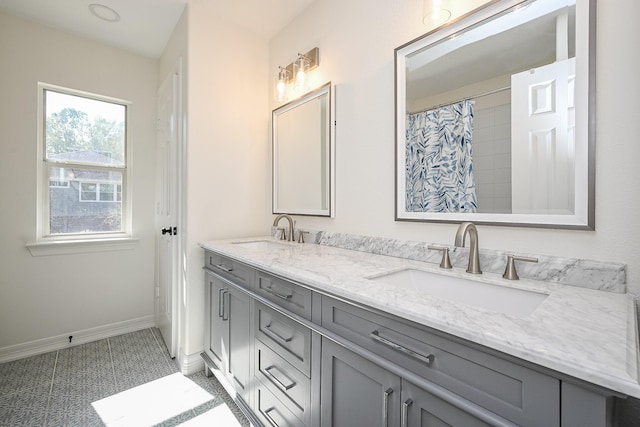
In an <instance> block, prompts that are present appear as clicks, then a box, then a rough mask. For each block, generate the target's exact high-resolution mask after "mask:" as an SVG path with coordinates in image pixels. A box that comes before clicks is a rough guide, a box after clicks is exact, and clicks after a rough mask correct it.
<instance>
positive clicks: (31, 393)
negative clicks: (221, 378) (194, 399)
mask: <svg viewBox="0 0 640 427" xmlns="http://www.w3.org/2000/svg"><path fill="white" fill-rule="evenodd" d="M175 372H178V368H177V366H176V364H175V362H174V361H173V360H172V359H171V358H170V356H169V353H168V351H167V349H166V347H165V345H164V342H163V341H162V338H161V337H160V332H159V330H158V329H155V328H152V329H144V330H142V331H138V332H132V333H129V334H125V335H120V336H117V337H113V338H108V339H104V340H100V341H96V342H92V343H87V344H82V345H78V346H75V347H69V348H66V349H63V350H58V351H53V352H51V353H46V354H42V355H39V356H33V357H29V358H26V359H21V360H16V361H13V362H7V363H3V364H0V426H1V427H4V426H7V427H18V426H28V427H32V426H48V427H51V426H55V427H58V426H81V427H88V426H103V425H104V423H103V422H102V421H101V419H100V417H99V416H98V414H97V413H96V411H95V410H94V409H93V407H92V406H91V402H94V401H96V400H99V399H103V398H105V397H108V396H111V395H113V394H116V393H119V392H122V391H124V390H128V389H130V388H132V387H136V386H139V385H142V384H145V383H147V382H149V381H153V380H156V379H159V378H162V377H165V376H167V375H171V374H173V373H175ZM189 379H191V380H192V381H194V382H195V383H196V384H198V385H199V386H200V387H202V388H203V389H205V390H206V391H208V392H209V393H210V394H211V395H212V396H213V398H212V400H210V401H209V402H206V403H205V404H203V405H199V406H198V407H195V408H192V409H190V410H188V411H186V412H183V413H181V414H178V415H176V416H175V417H173V418H171V419H169V420H166V421H164V422H163V423H162V424H159V425H160V426H163V427H168V426H176V425H179V424H181V423H183V422H185V421H188V420H190V419H192V418H194V417H196V416H198V415H201V414H203V413H205V412H207V411H209V410H211V409H213V408H215V407H217V406H219V405H222V404H226V405H227V406H228V407H229V409H231V411H232V412H233V414H234V415H235V416H236V418H237V419H238V421H239V422H240V424H241V426H243V427H244V426H248V425H249V423H248V421H247V419H246V418H244V416H243V415H242V413H241V412H240V410H239V409H238V407H237V406H236V405H235V404H234V403H233V401H232V400H231V398H230V397H229V395H228V394H227V393H226V392H225V391H224V389H223V388H222V386H221V385H220V383H219V382H218V381H217V380H216V379H215V377H211V378H207V377H205V375H204V372H199V373H197V374H194V375H191V376H189ZM147 410H148V408H147Z"/></svg>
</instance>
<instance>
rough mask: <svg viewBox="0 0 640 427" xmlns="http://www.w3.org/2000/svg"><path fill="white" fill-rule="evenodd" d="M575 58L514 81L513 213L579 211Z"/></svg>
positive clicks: (512, 110)
mask: <svg viewBox="0 0 640 427" xmlns="http://www.w3.org/2000/svg"><path fill="white" fill-rule="evenodd" d="M574 81H575V58H569V59H565V60H559V61H556V62H554V63H552V64H548V65H545V66H542V67H538V68H535V69H533V70H527V71H524V72H521V73H518V74H514V75H513V76H511V96H512V98H513V102H512V103H511V107H512V109H511V114H512V117H511V123H512V150H511V157H512V167H511V170H512V171H513V174H512V203H513V213H523V214H556V215H571V214H573V213H574V211H575V194H574V191H575V190H574V187H575V186H574V180H575V178H574V176H575V130H574V129H575V108H574V104H573V85H574Z"/></svg>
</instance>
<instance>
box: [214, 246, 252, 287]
mask: <svg viewBox="0 0 640 427" xmlns="http://www.w3.org/2000/svg"><path fill="white" fill-rule="evenodd" d="M204 266H205V268H207V269H209V270H211V271H213V272H214V273H216V274H219V275H220V276H222V277H225V278H227V279H229V280H231V281H232V282H234V283H236V284H238V285H242V286H244V287H245V288H247V289H253V284H254V282H255V274H256V273H255V270H254V269H252V268H251V267H248V266H246V265H244V264H242V263H239V262H237V261H233V260H232V259H230V258H227V257H224V256H222V255H218V254H216V253H213V252H210V251H205V252H204Z"/></svg>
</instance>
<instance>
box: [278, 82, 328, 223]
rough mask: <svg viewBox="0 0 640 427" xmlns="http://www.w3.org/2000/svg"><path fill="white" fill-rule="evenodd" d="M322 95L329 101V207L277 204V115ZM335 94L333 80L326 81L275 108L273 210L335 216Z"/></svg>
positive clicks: (280, 212)
mask: <svg viewBox="0 0 640 427" xmlns="http://www.w3.org/2000/svg"><path fill="white" fill-rule="evenodd" d="M323 96H326V97H327V103H326V111H325V114H326V117H327V122H328V123H327V130H328V133H327V137H328V141H327V143H326V150H328V152H327V153H326V155H327V163H328V165H327V168H328V170H327V174H326V177H324V178H323V179H324V185H325V188H326V189H327V191H328V194H327V195H326V197H327V203H328V206H327V208H326V209H308V208H304V207H295V206H279V205H278V195H279V189H278V175H279V174H278V171H279V163H278V158H279V157H278V148H279V146H278V117H279V116H280V115H282V114H284V113H286V112H290V111H291V110H293V109H295V108H296V107H299V106H301V105H304V104H306V103H307V102H309V101H312V100H314V99H318V98H321V97H323ZM334 98H335V94H334V88H333V86H332V85H331V82H328V83H325V84H324V85H322V86H321V87H319V88H317V89H314V90H312V91H310V92H308V93H306V94H304V95H302V96H301V97H299V98H297V99H295V100H293V101H291V102H288V103H287V104H284V105H282V106H280V107H278V108H276V109H275V110H273V112H272V119H271V126H272V210H273V213H274V214H283V213H285V214H291V215H307V216H322V217H331V218H333V217H334V216H335V195H336V191H335V107H334V104H335V101H334Z"/></svg>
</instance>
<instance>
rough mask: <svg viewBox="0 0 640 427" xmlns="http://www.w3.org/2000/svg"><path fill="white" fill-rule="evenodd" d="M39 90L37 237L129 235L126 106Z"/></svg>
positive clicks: (73, 93) (100, 98)
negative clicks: (39, 138) (40, 160)
mask: <svg viewBox="0 0 640 427" xmlns="http://www.w3.org/2000/svg"><path fill="white" fill-rule="evenodd" d="M39 90H40V91H42V92H41V93H40V95H41V96H40V99H41V110H42V116H41V119H42V122H41V123H40V129H39V131H40V132H39V133H40V135H41V136H42V137H41V141H40V144H41V149H40V150H39V152H40V154H41V156H42V157H41V159H42V162H41V164H40V170H39V172H40V176H41V179H40V182H39V186H40V188H39V194H40V201H39V209H38V211H39V217H40V218H39V221H40V222H39V224H40V230H39V232H38V234H39V238H40V239H69V238H73V239H78V238H83V237H86V238H96V237H118V236H122V235H125V236H129V235H130V234H131V233H130V230H131V223H130V222H131V221H130V218H131V215H130V207H129V205H130V203H128V202H129V197H128V194H129V191H128V186H127V176H128V173H129V172H130V164H129V163H130V162H129V161H128V159H127V153H128V152H129V151H130V149H131V147H130V143H129V140H128V137H127V129H128V123H127V121H128V111H127V110H128V104H129V103H128V102H127V101H122V100H117V99H113V98H107V97H104V96H100V95H94V94H88V93H84V92H78V91H75V90H71V89H66V88H60V87H55V86H51V85H46V84H43V83H41V84H40V85H39Z"/></svg>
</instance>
